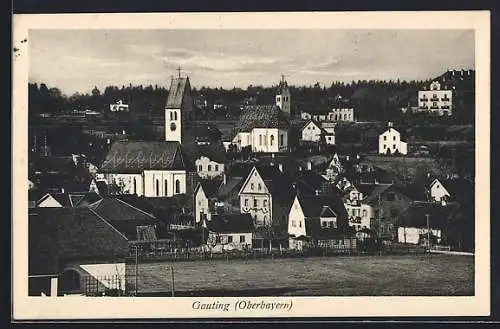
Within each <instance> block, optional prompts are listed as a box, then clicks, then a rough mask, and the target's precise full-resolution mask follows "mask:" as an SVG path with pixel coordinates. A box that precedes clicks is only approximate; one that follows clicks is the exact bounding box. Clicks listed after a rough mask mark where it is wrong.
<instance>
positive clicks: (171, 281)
mask: <svg viewBox="0 0 500 329" xmlns="http://www.w3.org/2000/svg"><path fill="white" fill-rule="evenodd" d="M170 285H171V287H172V297H175V281H174V265H173V264H172V265H171V266H170Z"/></svg>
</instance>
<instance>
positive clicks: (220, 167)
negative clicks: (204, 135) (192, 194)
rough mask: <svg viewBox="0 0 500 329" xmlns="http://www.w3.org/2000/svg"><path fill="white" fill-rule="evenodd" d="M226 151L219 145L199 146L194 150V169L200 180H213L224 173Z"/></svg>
mask: <svg viewBox="0 0 500 329" xmlns="http://www.w3.org/2000/svg"><path fill="white" fill-rule="evenodd" d="M225 162H226V151H225V149H224V146H222V144H220V143H210V144H209V145H199V146H198V147H197V148H196V155H195V167H196V172H197V173H198V175H199V176H200V177H201V178H214V177H217V176H221V175H222V174H223V173H224V166H225Z"/></svg>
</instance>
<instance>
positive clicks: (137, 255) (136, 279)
mask: <svg viewBox="0 0 500 329" xmlns="http://www.w3.org/2000/svg"><path fill="white" fill-rule="evenodd" d="M138 260H139V246H138V245H135V296H137V290H138V289H137V286H138V283H139V262H138Z"/></svg>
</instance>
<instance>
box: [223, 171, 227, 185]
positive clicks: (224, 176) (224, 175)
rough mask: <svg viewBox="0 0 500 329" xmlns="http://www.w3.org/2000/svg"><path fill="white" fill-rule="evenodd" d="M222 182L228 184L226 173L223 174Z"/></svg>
mask: <svg viewBox="0 0 500 329" xmlns="http://www.w3.org/2000/svg"><path fill="white" fill-rule="evenodd" d="M222 184H223V185H226V173H223V174H222Z"/></svg>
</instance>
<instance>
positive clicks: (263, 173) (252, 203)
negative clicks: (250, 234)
mask: <svg viewBox="0 0 500 329" xmlns="http://www.w3.org/2000/svg"><path fill="white" fill-rule="evenodd" d="M238 195H239V197H240V212H241V213H242V214H247V213H248V214H250V215H251V216H252V218H253V220H254V223H255V224H256V225H257V226H267V225H278V224H279V221H280V220H281V219H282V216H286V215H285V214H286V213H287V212H288V207H289V206H290V203H291V200H292V199H293V187H292V182H291V181H290V179H289V178H288V177H287V175H285V174H283V173H282V172H281V171H280V170H279V169H278V167H276V166H259V167H255V166H254V167H253V168H252V170H251V171H250V173H249V175H248V176H247V178H246V179H245V181H244V183H243V185H242V186H241V189H240V191H239V193H238Z"/></svg>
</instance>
